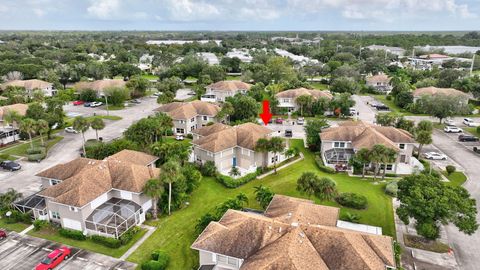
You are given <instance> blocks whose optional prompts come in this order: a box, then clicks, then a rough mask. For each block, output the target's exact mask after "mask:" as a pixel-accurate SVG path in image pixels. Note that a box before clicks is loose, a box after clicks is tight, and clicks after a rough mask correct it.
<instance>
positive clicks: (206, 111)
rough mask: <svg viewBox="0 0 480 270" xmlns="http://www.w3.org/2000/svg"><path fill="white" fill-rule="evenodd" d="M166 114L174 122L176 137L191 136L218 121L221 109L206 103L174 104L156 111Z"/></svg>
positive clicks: (196, 101) (166, 105)
mask: <svg viewBox="0 0 480 270" xmlns="http://www.w3.org/2000/svg"><path fill="white" fill-rule="evenodd" d="M154 111H157V112H163V113H166V114H167V115H168V116H170V117H171V118H172V120H173V133H174V134H175V135H187V134H191V133H192V132H193V131H194V130H196V129H198V128H201V127H204V126H206V125H207V124H210V123H216V122H217V121H218V119H217V118H216V117H217V114H218V113H219V112H220V107H219V106H218V105H216V104H212V103H209V102H205V101H199V100H195V101H191V102H172V103H168V104H165V105H163V106H161V107H160V108H157V109H155V110H154Z"/></svg>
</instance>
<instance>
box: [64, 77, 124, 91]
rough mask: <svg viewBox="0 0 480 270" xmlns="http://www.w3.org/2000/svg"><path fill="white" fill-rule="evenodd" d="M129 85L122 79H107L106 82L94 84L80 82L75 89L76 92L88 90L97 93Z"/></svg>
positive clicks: (95, 82) (101, 81) (94, 82)
mask: <svg viewBox="0 0 480 270" xmlns="http://www.w3.org/2000/svg"><path fill="white" fill-rule="evenodd" d="M126 85H127V82H126V81H124V80H121V79H113V80H111V79H105V80H97V81H93V82H78V83H76V84H75V85H74V86H73V88H75V89H76V90H86V89H92V90H95V91H97V92H100V91H104V90H105V89H108V88H113V87H120V88H123V87H125V86H126Z"/></svg>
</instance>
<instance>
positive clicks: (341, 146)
mask: <svg viewBox="0 0 480 270" xmlns="http://www.w3.org/2000/svg"><path fill="white" fill-rule="evenodd" d="M333 147H335V148H345V143H344V142H334V143H333Z"/></svg>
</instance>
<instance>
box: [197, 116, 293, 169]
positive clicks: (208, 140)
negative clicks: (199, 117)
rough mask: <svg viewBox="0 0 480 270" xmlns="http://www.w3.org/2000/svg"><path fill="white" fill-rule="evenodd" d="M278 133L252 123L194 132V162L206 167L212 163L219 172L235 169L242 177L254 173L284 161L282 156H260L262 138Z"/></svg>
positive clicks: (219, 124)
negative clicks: (259, 144) (258, 147)
mask: <svg viewBox="0 0 480 270" xmlns="http://www.w3.org/2000/svg"><path fill="white" fill-rule="evenodd" d="M274 135H276V132H273V131H272V130H270V129H268V128H266V127H264V126H260V125H257V124H253V123H245V124H241V125H238V126H233V127H232V126H228V125H224V124H221V123H217V124H213V125H211V126H206V127H203V128H200V129H198V130H195V131H194V132H193V138H194V140H193V141H192V145H193V159H194V161H195V162H197V163H201V164H204V163H205V162H207V161H213V162H214V163H215V166H216V167H217V170H218V171H219V172H220V173H222V174H225V175H228V174H229V172H230V171H231V169H232V167H236V168H238V169H239V170H240V173H241V174H242V175H244V174H247V173H251V172H255V171H256V169H257V167H262V166H265V165H266V166H271V165H273V164H274V162H277V163H280V162H282V161H283V160H285V155H284V154H283V153H277V154H276V155H274V154H273V153H260V152H258V151H255V146H256V144H257V141H258V140H259V139H260V138H270V137H272V136H274Z"/></svg>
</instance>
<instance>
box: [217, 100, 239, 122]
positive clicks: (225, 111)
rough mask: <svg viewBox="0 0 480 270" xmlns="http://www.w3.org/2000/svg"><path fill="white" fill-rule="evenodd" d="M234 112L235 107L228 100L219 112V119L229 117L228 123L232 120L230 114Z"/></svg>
mask: <svg viewBox="0 0 480 270" xmlns="http://www.w3.org/2000/svg"><path fill="white" fill-rule="evenodd" d="M233 113H235V109H234V108H233V105H232V103H230V102H228V101H227V102H225V103H223V105H222V109H221V110H220V112H218V114H217V118H218V119H219V120H222V119H224V118H227V123H228V122H230V115H232V114H233Z"/></svg>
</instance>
